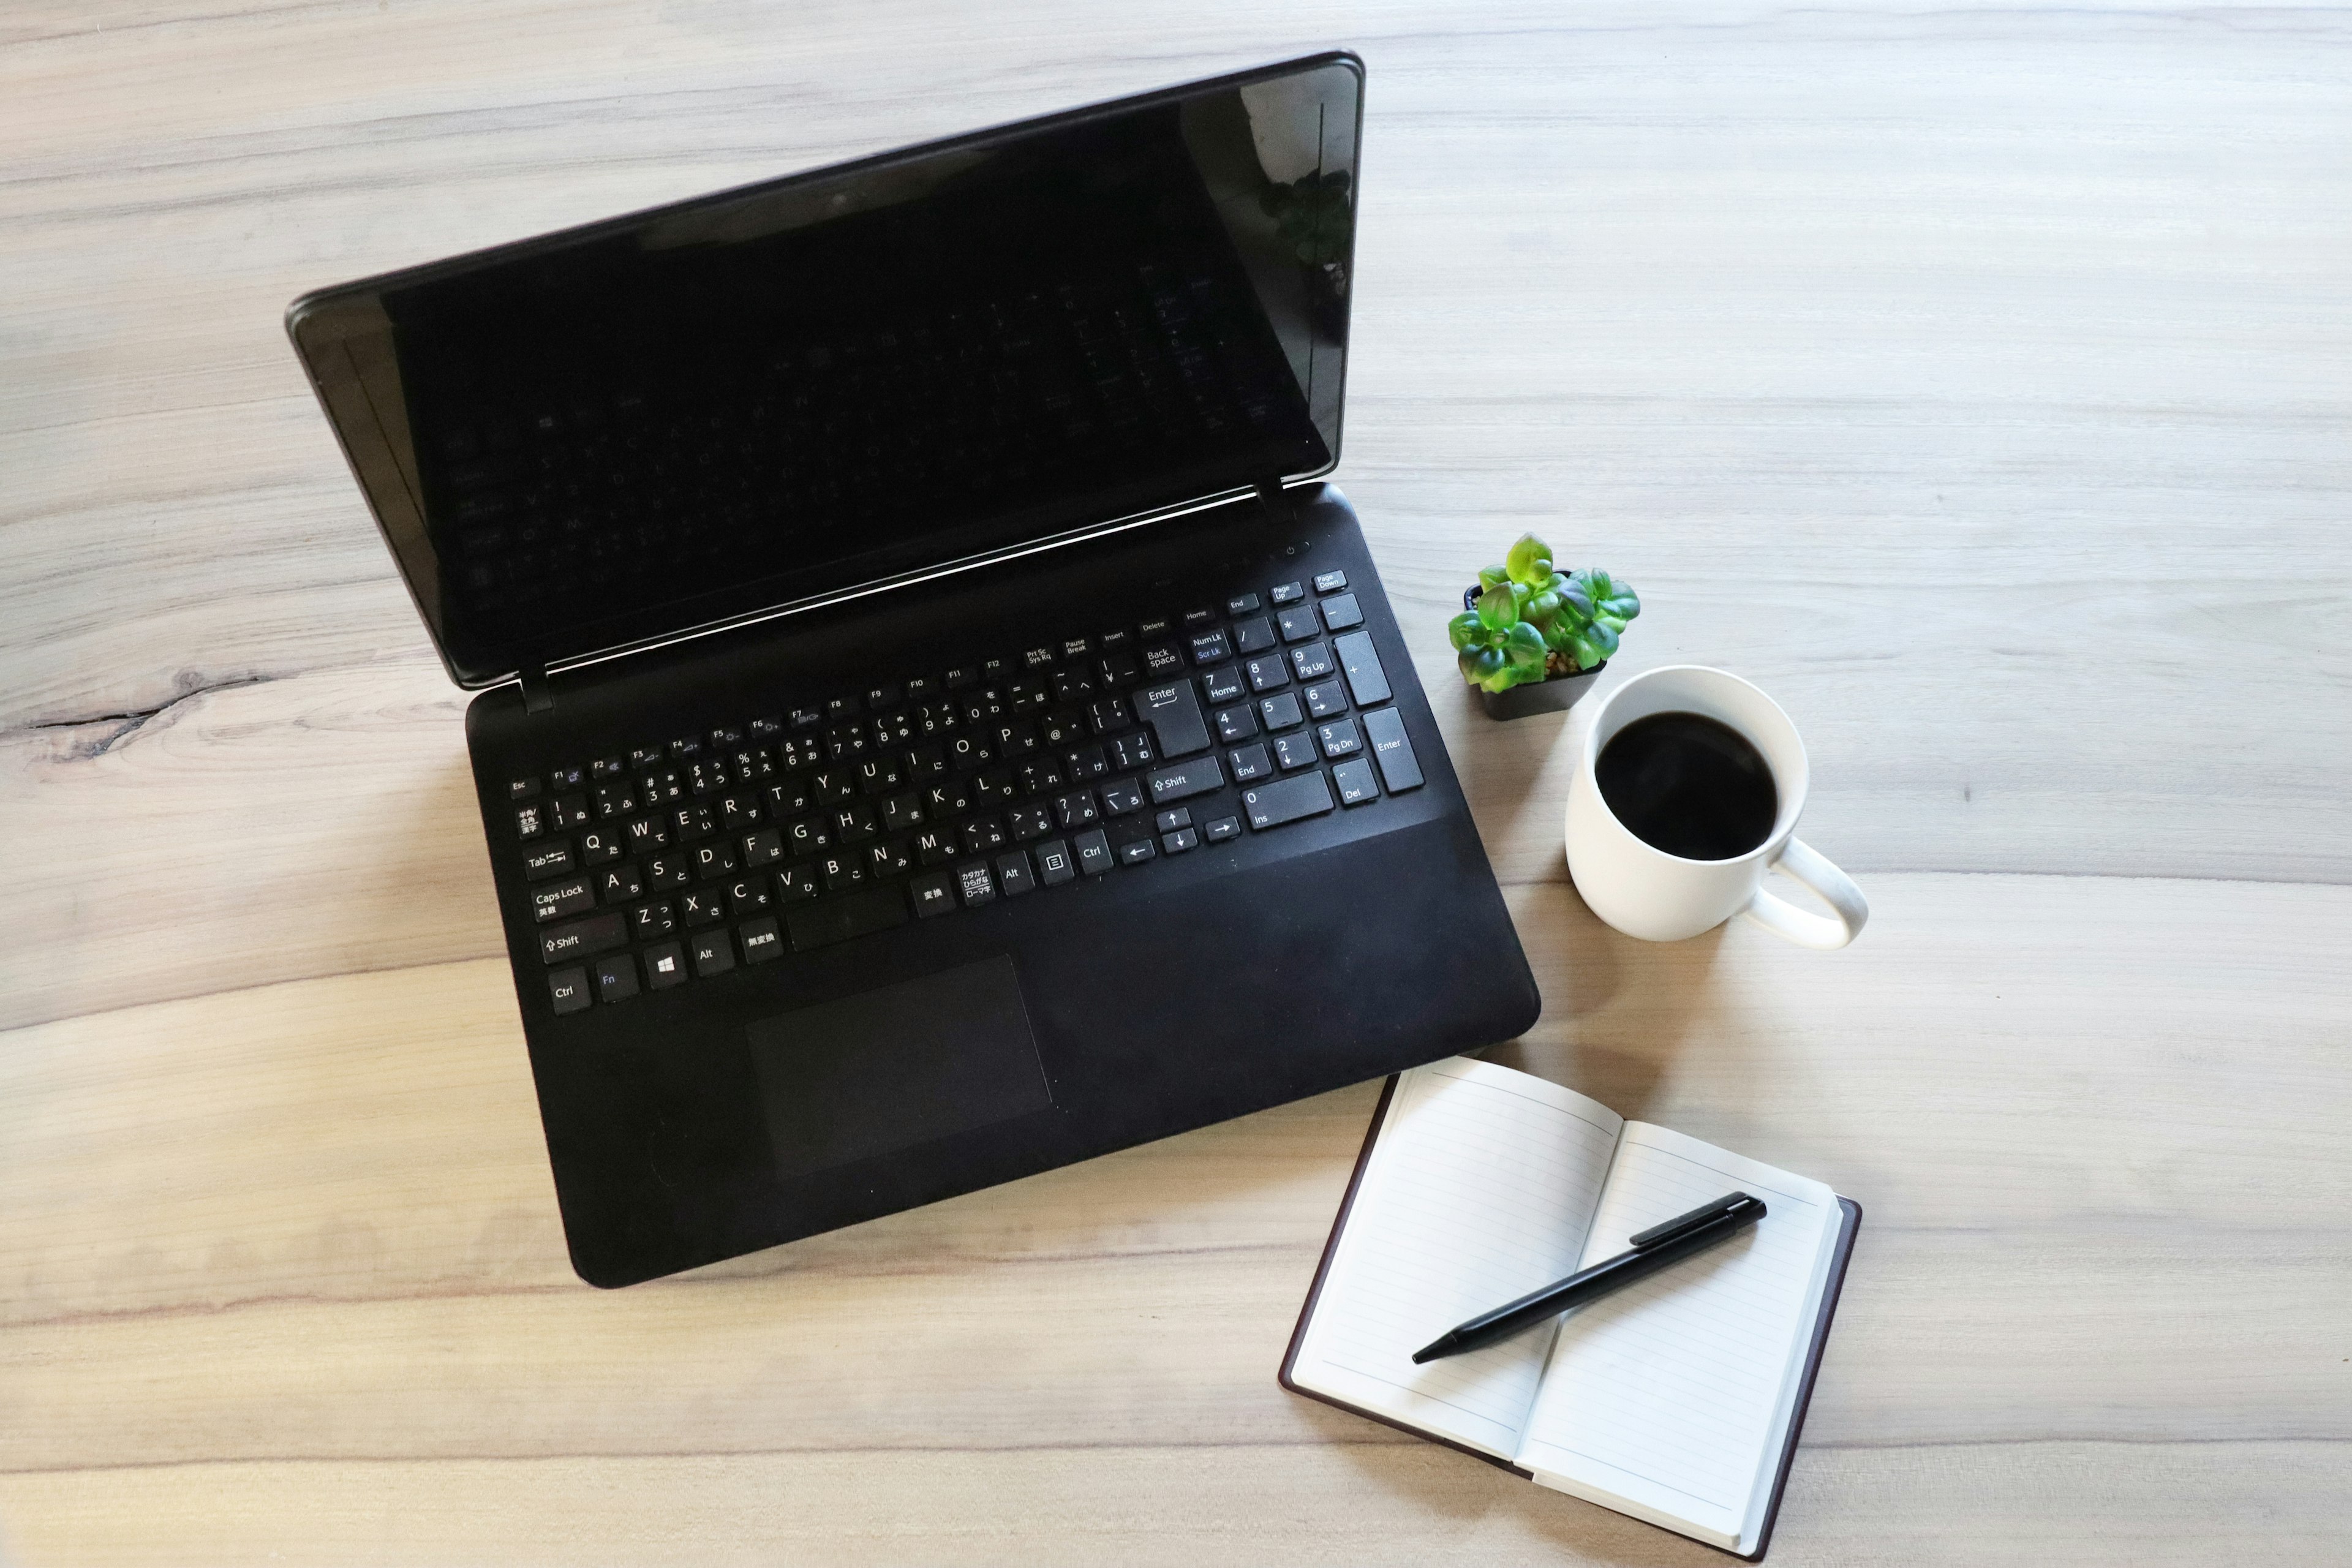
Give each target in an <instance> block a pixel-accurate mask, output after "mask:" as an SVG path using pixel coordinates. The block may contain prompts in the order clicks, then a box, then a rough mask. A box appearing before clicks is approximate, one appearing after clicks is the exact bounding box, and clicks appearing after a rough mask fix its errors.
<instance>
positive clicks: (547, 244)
mask: <svg viewBox="0 0 2352 1568" xmlns="http://www.w3.org/2000/svg"><path fill="white" fill-rule="evenodd" d="M1332 66H1339V67H1342V68H1346V69H1349V70H1350V71H1352V72H1354V73H1355V77H1356V117H1355V123H1354V125H1353V126H1352V127H1351V128H1350V135H1351V142H1350V145H1351V147H1352V148H1353V150H1354V152H1355V163H1354V165H1353V167H1354V169H1355V171H1356V180H1355V183H1356V191H1357V195H1356V197H1355V198H1354V199H1357V200H1360V189H1361V173H1360V171H1361V166H1362V158H1361V149H1362V145H1363V113H1364V93H1363V84H1364V76H1365V71H1364V62H1363V60H1362V59H1361V58H1360V57H1359V56H1357V55H1356V54H1355V53H1354V52H1352V51H1350V50H1346V49H1333V50H1328V51H1325V52H1323V53H1320V54H1314V55H1306V56H1301V57H1299V58H1295V59H1290V60H1285V61H1282V62H1280V63H1277V64H1274V65H1266V66H1259V67H1255V68H1251V69H1248V70H1242V71H1234V72H1229V73H1227V74H1225V75H1223V76H1217V77H1207V78H1202V79H1200V80H1197V81H1190V82H1184V83H1181V84H1179V85H1176V86H1173V87H1167V88H1160V89H1154V90H1151V91H1149V92H1142V93H1136V94H1132V95H1129V96H1128V97H1125V98H1118V99H1110V100H1105V101H1103V102H1100V103H1095V104H1089V105H1086V106H1084V107H1081V108H1078V109H1072V110H1060V111H1057V112H1055V113H1052V114H1045V115H1039V116H1035V117H1034V118H1031V119H1028V120H1020V121H1011V122H1009V123H1006V124H1003V125H997V126H992V127H988V128H986V129H983V130H980V131H974V132H962V133H960V134H958V135H954V136H949V137H943V138H940V139H939V140H937V141H932V142H918V143H916V144H914V145H911V146H907V147H900V148H894V149H891V150H889V151H887V152H884V153H875V154H873V155H871V156H868V157H865V158H856V159H851V160H848V161H846V162H844V163H828V164H825V165H824V166H823V167H820V168H815V169H808V170H803V171H802V172H800V173H798V174H787V175H782V176H780V177H778V178H775V179H770V180H758V181H753V182H751V183H750V184H741V185H733V186H730V187H727V188H725V189H723V190H718V191H710V192H706V193H704V194H702V195H696V196H690V197H687V198H685V199H684V200H681V201H676V202H667V203H664V204H662V205H657V206H651V207H643V208H639V209H637V210H635V211H634V212H630V213H625V214H622V215H620V216H614V217H609V218H600V219H597V220H595V221H593V222H590V223H585V224H579V225H574V226H571V227H568V228H561V229H555V230H551V231H550V232H548V233H545V234H540V235H533V236H531V237H528V238H525V239H520V240H512V241H509V242H507V243H505V244H501V245H495V246H489V247H484V248H482V249H478V250H471V251H467V252H464V253H462V254H460V255H457V256H453V257H447V258H442V259H440V260H436V261H430V262H425V263H421V264H419V265H417V266H414V267H407V268H397V269H394V270H393V271H389V272H382V273H377V274H374V275H373V276H371V277H366V278H362V279H354V280H352V281H351V282H348V283H341V284H336V285H333V286H331V287H329V288H325V289H314V290H312V291H311V292H310V293H307V294H304V295H302V296H301V297H300V298H299V299H297V300H294V302H293V303H292V304H290V305H289V306H288V307H287V308H286V319H285V321H286V332H287V336H288V338H289V341H290V342H292V344H293V347H294V353H295V357H296V358H297V360H299V362H300V363H301V365H302V369H303V374H304V375H305V376H306V377H307V378H308V380H309V381H310V386H311V390H312V392H313V394H314V395H317V397H318V398H319V400H320V408H321V410H322V411H323V412H325V413H326V415H327V421H328V425H329V426H330V427H331V429H332V430H333V432H334V436H335V441H336V445H337V447H339V448H340V449H341V452H342V454H343V458H344V461H345V463H346V464H347V465H349V467H350V468H351V471H352V479H353V480H354V481H355V482H356V483H357V484H358V486H359V489H360V493H361V497H362V500H364V501H365V502H366V504H367V507H368V512H369V515H370V516H371V518H373V521H374V522H375V524H376V529H377V531H378V532H379V533H380V534H381V535H382V536H383V541H384V545H385V548H386V549H387V550H388V551H389V552H391V555H392V558H393V561H394V565H396V566H397V567H398V568H399V570H400V574H401V581H402V584H403V585H404V587H405V588H406V589H407V591H408V594H409V599H410V602H411V604H412V605H414V606H415V609H416V613H417V618H418V619H419V620H420V621H421V622H423V624H424V626H425V635H426V637H429V638H430V639H431V641H432V644H433V648H434V652H435V653H436V655H437V656H438V657H439V658H440V660H441V665H442V668H444V669H445V670H446V671H447V673H448V676H449V679H451V680H452V681H453V682H455V683H456V684H457V686H458V687H459V688H461V689H466V690H479V689H484V688H487V687H491V686H497V685H501V684H503V683H505V682H507V681H510V680H513V679H517V678H518V677H519V676H520V674H522V673H523V672H525V671H529V670H536V671H540V672H542V673H543V672H545V671H548V670H550V669H553V668H562V667H570V666H576V665H581V664H586V663H592V662H594V661H597V660H601V659H605V658H614V657H617V656H619V655H622V654H625V653H629V652H633V651H635V650H638V649H642V648H646V647H655V646H658V645H661V644H665V643H669V642H675V641H678V640H680V639H682V638H685V637H698V636H703V635H707V634H709V633H712V632H718V631H722V630H725V629H727V628H730V627H733V626H744V625H748V624H750V623H752V622H756V621H761V620H765V619H769V618H772V617H773V616H779V615H784V614H789V613H792V612H793V611H797V610H803V609H808V608H813V607H814V606H816V605H823V604H830V603H834V602H837V601H839V600H842V599H845V598H852V597H857V596H861V595H866V594H870V593H875V592H878V591H880V590H883V589H886V588H889V587H893V586H897V585H899V584H906V583H912V582H919V581H923V580H927V579H929V578H932V577H937V576H940V575H941V574H945V573H948V572H954V571H962V570H968V569H971V568H973V567H977V566H982V565H985V564H987V563H992V562H996V561H1001V560H1005V559H1009V558H1012V557H1014V556H1018V555H1022V554H1026V553H1029V552H1034V551H1036V550H1038V549H1041V548H1045V547H1049V546H1052V545H1056V544H1063V543H1069V542H1076V541H1077V540H1080V539H1085V538H1090V537H1094V536H1096V535H1098V534H1101V533H1103V532H1107V531H1114V530H1117V529H1119V528H1125V527H1131V526H1134V525H1136V524H1137V523H1139V522H1142V521H1151V520H1154V519H1158V518H1161V517H1165V516H1171V515H1181V514H1182V513H1184V512H1188V511H1192V510H1197V509H1199V508H1200V507H1202V506H1203V505H1206V504H1212V503H1214V502H1217V501H1220V500H1230V499H1233V498H1234V497H1238V496H1244V495H1247V494H1248V493H1249V490H1250V487H1249V486H1246V485H1244V486H1240V487H1236V488H1234V489H1223V490H1217V491H1213V492H1210V493H1207V494H1203V495H1200V496H1190V497H1182V498H1173V499H1171V500H1169V501H1167V502H1163V503H1160V504H1157V505H1155V506H1153V507H1151V508H1150V509H1149V510H1146V511H1143V512H1137V513H1130V514H1127V515H1124V516H1119V517H1113V518H1105V519H1100V520H1097V521H1092V522H1088V523H1085V524H1081V525H1079V526H1077V527H1075V528H1067V529H1060V530H1055V531H1049V532H1047V533H1044V534H1040V535H1037V536H1034V537H1031V538H1025V539H1021V540H1018V541H1015V542H1011V543H1008V544H1004V545H1001V546H998V547H995V548H992V549H988V550H984V551H981V552H975V553H971V554H969V555H965V556H962V557H955V558H950V559H945V560H939V561H932V562H928V563H922V564H919V565H914V566H910V567H908V568H905V569H902V570H898V571H894V572H889V573H886V574H883V575H881V576H878V577H875V578H871V579H868V580H865V581H859V582H849V583H836V584H832V585H830V586H826V587H822V588H818V589H816V590H815V591H814V592H805V593H800V594H788V595H786V596H785V597H783V598H781V599H778V600H775V601H772V602H770V603H766V604H762V605H758V606H756V607H752V608H748V609H742V610H738V611H734V612H731V613H729V614H726V615H722V616H715V617H711V618H708V619H701V620H694V619H688V620H686V621H683V622H677V621H666V620H665V619H664V616H665V614H667V613H669V612H675V611H677V610H678V609H680V608H684V607H688V606H690V605H694V604H696V603H698V602H699V601H696V600H687V601H673V602H671V603H669V604H667V605H659V606H656V607H655V608H653V609H650V610H642V611H637V612H635V613H632V614H626V615H623V616H614V617H612V618H609V619H607V620H604V621H599V622H596V623H593V626H594V627H596V628H598V629H599V630H600V631H610V632H611V633H613V634H614V635H613V636H612V637H609V638H608V639H607V640H604V641H602V642H599V643H597V644H595V645H594V646H585V647H567V646H561V645H559V644H557V643H555V642H554V641H553V640H552V639H550V640H549V642H548V644H547V646H534V645H533V644H532V643H529V642H527V643H525V644H524V645H522V646H520V647H511V648H502V649H500V650H499V655H498V658H497V659H496V660H493V662H499V661H502V660H505V659H508V658H511V659H512V661H513V662H511V663H510V664H507V665H506V666H505V668H473V667H468V666H462V665H460V664H459V663H458V662H457V659H456V658H453V657H452V655H451V651H450V648H449V647H448V644H447V643H446V640H445V639H444V637H443V636H442V628H441V627H440V626H438V625H436V622H435V620H434V618H433V616H431V614H429V613H428V612H427V611H426V609H425V604H424V602H423V600H422V598H421V597H420V596H419V595H418V591H417V586H416V583H415V578H414V575H413V574H412V571H411V565H412V563H411V562H410V560H409V558H408V555H407V554H406V553H405V552H404V550H403V548H402V545H401V543H400V542H399V541H398V540H397V539H396V538H395V537H394V529H393V526H392V524H391V522H390V521H388V520H387V519H386V517H385V516H384V513H383V508H382V506H381V505H380V504H379V495H378V488H377V485H376V483H374V482H372V481H371V479H370V478H369V474H368V472H367V469H366V468H365V466H363V462H362V454H361V453H359V452H357V451H355V450H353V447H352V440H351V436H350V433H349V431H348V430H347V428H346V425H345V422H344V420H343V419H341V418H340V417H338V416H337V415H336V413H335V412H334V409H333V408H332V406H331V405H330V403H329V401H328V389H327V386H326V384H325V383H324V382H323V381H322V379H321V376H320V368H319V365H318V364H317V363H316V362H315V361H314V359H313V356H312V353H311V352H310V348H309V347H308V346H306V344H305V342H304V341H303V337H302V330H303V327H304V325H305V323H306V322H307V321H309V320H310V318H311V317H312V316H313V315H315V314H317V313H318V312H320V310H324V309H326V308H327V307H330V306H332V305H335V304H338V303H342V302H347V301H352V300H365V299H371V298H374V297H377V296H380V295H382V294H383V293H385V292H387V291H389V290H393V289H405V288H412V287H415V286H417V285H420V284H427V283H432V282H436V281H438V280H440V279H447V278H453V277H457V276H461V275H463V274H465V273H467V272H471V271H475V270H478V269H481V268H490V267H497V266H502V265H505V264H508V263H511V262H517V261H522V260H527V259H529V258H532V257H534V256H538V255H541V254H543V253H545V252H548V251H551V250H557V249H561V248H562V247H568V246H574V245H579V244H582V243H583V242H589V241H593V240H598V239H603V238H608V237H613V236H615V235H620V234H625V233H626V232H628V231H630V230H632V229H635V228H638V227H641V226H645V225H647V224H650V223H655V222H660V221H666V220H669V219H673V218H676V217H677V216H680V215H683V214H688V213H693V212H697V211H699V210H703V209H707V208H710V207H714V206H719V205H725V204H729V203H733V202H740V201H742V200H745V199H747V198H751V197H756V196H762V195H773V194H777V193H782V192H788V191H790V190H792V189H793V188H794V187H796V186H800V185H803V184H815V183H817V182H820V181H828V180H837V179H840V178H843V177H845V176H854V175H857V174H867V173H871V172H874V171H877V170H882V169H887V168H888V167H890V166H892V165H894V164H899V163H914V162H918V161H919V160H922V159H926V158H932V157H937V156H939V155H940V154H943V153H953V152H961V151H967V150H972V149H978V148H984V147H989V146H992V145H995V144H998V143H1002V142H1013V141H1017V140H1019V139H1021V138H1023V137H1027V136H1032V135H1036V134H1039V133H1041V132H1053V131H1057V130H1062V129H1066V128H1067V127H1071V126H1075V125H1080V124H1084V123H1086V122H1087V121H1092V120H1098V119H1108V118H1111V117H1114V116H1118V115H1122V114H1130V113H1134V112H1136V111H1138V110H1146V109H1150V108H1152V107H1154V106H1156V105H1160V104H1164V103H1171V102H1175V101H1179V100H1184V99H1188V98H1194V97H1200V96H1203V95H1207V94H1210V93H1214V92H1221V91H1227V90H1231V89H1236V88H1240V87H1243V86H1246V85H1248V84H1250V83H1253V82H1258V81H1266V80H1272V79H1278V78H1281V77H1286V76H1291V75H1297V74H1303V73H1305V72H1307V71H1312V70H1319V69H1324V68H1329V67H1332ZM1354 263H1355V233H1354V228H1353V226H1351V227H1350V230H1349V237H1348V250H1347V256H1346V259H1345V262H1344V265H1345V266H1346V268H1348V270H1349V274H1350V275H1351V276H1352V273H1353V268H1354ZM1352 295H1353V290H1352V289H1350V290H1349V309H1348V312H1347V314H1346V315H1343V319H1342V328H1341V331H1340V335H1339V364H1338V367H1337V371H1336V379H1337V382H1338V385H1337V386H1336V388H1335V393H1336V395H1335V397H1334V400H1333V404H1332V422H1331V428H1330V430H1329V431H1328V443H1327V444H1328V448H1329V454H1330V455H1329V458H1328V461H1326V462H1325V463H1323V464H1322V465H1321V466H1320V467H1318V468H1313V469H1309V470H1304V471H1301V472H1297V473H1287V474H1283V475H1281V476H1278V477H1279V479H1280V480H1281V481H1282V482H1283V483H1285V484H1297V483H1304V482H1307V481H1308V480H1312V479H1318V478H1321V477H1322V476H1324V475H1326V474H1328V473H1330V472H1331V471H1332V470H1333V469H1334V468H1337V467H1338V466H1339V452H1340V444H1341V439H1342V437H1343V435H1344V428H1345V423H1346V409H1347V368H1348V359H1349V327H1350V326H1352V320H1351V317H1352ZM772 581H775V582H776V583H778V584H779V585H782V584H784V583H787V582H789V581H791V580H790V579H775V580H772Z"/></svg>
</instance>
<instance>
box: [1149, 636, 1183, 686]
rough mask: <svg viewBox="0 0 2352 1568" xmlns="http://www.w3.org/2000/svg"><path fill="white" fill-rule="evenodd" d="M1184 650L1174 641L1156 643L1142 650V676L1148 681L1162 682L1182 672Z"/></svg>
mask: <svg viewBox="0 0 2352 1568" xmlns="http://www.w3.org/2000/svg"><path fill="white" fill-rule="evenodd" d="M1183 668H1184V650H1183V648H1182V647H1180V646H1178V645H1177V644H1176V643H1175V642H1174V641H1172V640H1171V641H1169V642H1156V643H1153V644H1152V645H1151V646H1150V647H1147V648H1145V649H1144V650H1143V674H1144V678H1145V679H1148V680H1164V679H1167V678H1168V677H1170V676H1171V675H1178V674H1181V673H1182V672H1183Z"/></svg>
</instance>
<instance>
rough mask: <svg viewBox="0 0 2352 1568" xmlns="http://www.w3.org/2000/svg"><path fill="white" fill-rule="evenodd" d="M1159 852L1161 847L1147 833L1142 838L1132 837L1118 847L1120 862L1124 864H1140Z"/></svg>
mask: <svg viewBox="0 0 2352 1568" xmlns="http://www.w3.org/2000/svg"><path fill="white" fill-rule="evenodd" d="M1159 853H1160V847H1159V846H1158V845H1156V844H1154V843H1153V842H1152V841H1151V836H1150V834H1148V833H1147V834H1145V835H1144V836H1143V837H1140V838H1130V839H1129V840H1127V842H1125V843H1124V844H1121V845H1120V846H1119V847H1118V863H1119V864H1120V865H1122V866H1140V865H1142V864H1143V863H1144V862H1145V861H1146V860H1149V859H1150V858H1152V857H1153V856H1155V855H1157V854H1159Z"/></svg>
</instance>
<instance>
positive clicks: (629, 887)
mask: <svg viewBox="0 0 2352 1568" xmlns="http://www.w3.org/2000/svg"><path fill="white" fill-rule="evenodd" d="M645 896H646V879H644V878H643V877H641V876H639V875H638V874H637V868H635V866H632V865H630V864H628V863H627V862H626V861H624V862H622V863H621V864H620V865H618V866H607V867H605V868H604V869H603V870H601V871H599V872H597V873H596V901H597V902H598V903H600V904H634V903H635V902H636V901H637V900H639V899H642V898H644V897H645Z"/></svg>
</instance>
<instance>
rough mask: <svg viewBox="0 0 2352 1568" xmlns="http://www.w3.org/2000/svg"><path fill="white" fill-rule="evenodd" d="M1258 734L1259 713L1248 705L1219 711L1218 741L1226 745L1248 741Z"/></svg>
mask: <svg viewBox="0 0 2352 1568" xmlns="http://www.w3.org/2000/svg"><path fill="white" fill-rule="evenodd" d="M1256 733H1257V712H1256V710H1255V709H1253V708H1251V707H1250V706H1249V705H1248V704H1247V703H1244V704H1243V705H1241V706H1240V707H1237V708H1220V709H1218V710H1217V740H1218V741H1219V742H1221V743H1223V744H1224V745H1228V746H1230V745H1232V744H1233V743H1234V742H1235V741H1246V740H1248V739H1249V738H1250V737H1251V736H1252V735H1255V734H1256Z"/></svg>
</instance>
